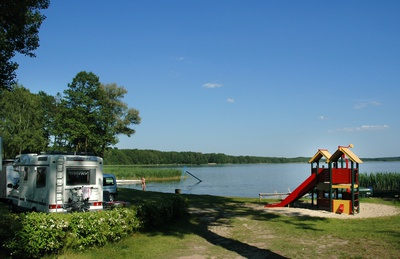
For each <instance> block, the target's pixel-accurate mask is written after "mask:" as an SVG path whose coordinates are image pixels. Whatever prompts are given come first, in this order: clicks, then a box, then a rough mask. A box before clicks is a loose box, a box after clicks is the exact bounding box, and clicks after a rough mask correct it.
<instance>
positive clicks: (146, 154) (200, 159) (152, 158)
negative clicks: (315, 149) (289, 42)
mask: <svg viewBox="0 0 400 259" xmlns="http://www.w3.org/2000/svg"><path fill="white" fill-rule="evenodd" d="M310 158H311V157H293V158H286V157H260V156H231V155H226V154H223V153H207V154H203V153H200V152H189V151H187V152H177V151H158V150H141V149H117V148H114V149H108V150H106V152H105V153H104V163H105V164H106V165H171V164H174V165H175V164H192V165H205V164H261V163H307V162H308V161H309V160H310ZM362 160H363V161H400V157H386V158H363V159H362Z"/></svg>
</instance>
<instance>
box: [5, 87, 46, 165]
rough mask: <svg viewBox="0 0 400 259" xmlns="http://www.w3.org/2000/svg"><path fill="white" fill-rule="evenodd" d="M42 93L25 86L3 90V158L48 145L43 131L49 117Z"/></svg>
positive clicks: (37, 150) (36, 150)
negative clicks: (45, 114) (44, 108)
mask: <svg viewBox="0 0 400 259" xmlns="http://www.w3.org/2000/svg"><path fill="white" fill-rule="evenodd" d="M41 105H42V102H41V98H40V96H39V95H36V94H32V93H30V91H29V90H28V89H26V88H24V87H22V86H18V85H17V86H15V87H13V89H12V90H11V91H6V90H2V91H1V96H0V108H1V109H0V118H1V120H0V136H2V137H3V145H4V149H3V150H4V157H7V158H12V157H14V156H15V155H18V154H21V153H22V152H40V151H43V150H44V149H45V148H46V146H47V145H48V138H47V137H46V134H45V132H44V130H43V129H44V128H45V124H46V120H45V118H44V111H43V109H42V106H41Z"/></svg>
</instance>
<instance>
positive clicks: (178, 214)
mask: <svg viewBox="0 0 400 259" xmlns="http://www.w3.org/2000/svg"><path fill="white" fill-rule="evenodd" d="M187 209H188V203H187V199H185V198H183V197H182V196H179V195H177V196H175V197H172V198H167V199H165V200H164V201H162V202H147V203H145V204H143V205H141V206H139V207H138V217H139V218H140V219H141V221H142V222H143V228H144V229H147V230H151V229H155V228H157V227H161V226H162V225H164V224H165V223H167V222H170V221H175V220H178V219H180V218H183V217H184V216H186V215H187Z"/></svg>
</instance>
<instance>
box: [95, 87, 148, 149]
mask: <svg viewBox="0 0 400 259" xmlns="http://www.w3.org/2000/svg"><path fill="white" fill-rule="evenodd" d="M100 89H101V99H100V100H99V104H100V113H99V117H98V119H97V122H98V137H99V138H98V139H99V141H100V145H99V147H100V150H98V152H99V153H100V154H104V151H105V149H106V148H107V147H108V146H110V145H115V144H117V143H118V138H117V135H119V134H123V135H127V136H128V137H130V136H131V135H133V134H134V133H135V130H134V129H133V128H131V127H130V126H131V125H132V124H134V125H138V124H140V120H141V118H140V116H139V111H138V110H136V109H133V108H128V106H127V104H126V103H124V102H123V101H122V99H123V98H124V96H125V94H126V93H127V91H126V89H125V88H123V87H119V86H117V85H116V84H115V83H113V84H106V85H103V84H101V85H100Z"/></svg>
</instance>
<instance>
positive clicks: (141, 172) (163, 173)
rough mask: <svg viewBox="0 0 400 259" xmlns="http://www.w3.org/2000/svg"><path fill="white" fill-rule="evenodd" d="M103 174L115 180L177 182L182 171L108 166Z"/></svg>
mask: <svg viewBox="0 0 400 259" xmlns="http://www.w3.org/2000/svg"><path fill="white" fill-rule="evenodd" d="M104 173H108V174H115V176H116V177H117V179H120V180H122V179H125V180H132V179H141V178H142V177H145V178H146V180H148V181H167V180H179V179H180V178H181V175H182V171H181V170H178V169H174V168H160V167H139V166H132V165H108V166H104Z"/></svg>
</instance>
